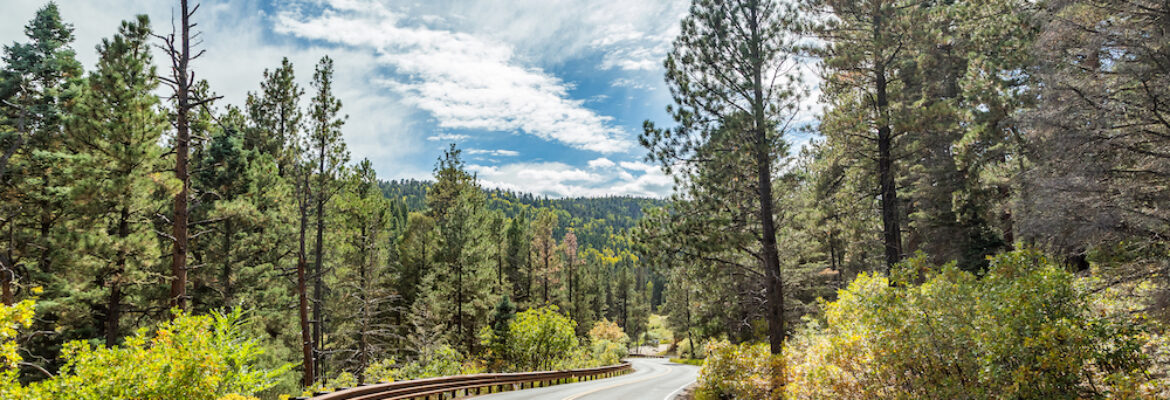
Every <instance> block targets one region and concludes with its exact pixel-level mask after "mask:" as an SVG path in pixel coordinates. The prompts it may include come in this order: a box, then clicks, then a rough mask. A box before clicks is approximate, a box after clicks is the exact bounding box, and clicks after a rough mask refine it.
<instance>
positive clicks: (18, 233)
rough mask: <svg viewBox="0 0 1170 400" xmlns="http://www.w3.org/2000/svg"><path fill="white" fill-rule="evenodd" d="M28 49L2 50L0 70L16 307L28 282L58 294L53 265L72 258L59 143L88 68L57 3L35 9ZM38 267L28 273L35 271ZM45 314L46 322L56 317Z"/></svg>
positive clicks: (3, 175) (2, 269)
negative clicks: (64, 225) (63, 228)
mask: <svg viewBox="0 0 1170 400" xmlns="http://www.w3.org/2000/svg"><path fill="white" fill-rule="evenodd" d="M24 33H25V36H26V37H28V39H29V42H28V43H14V44H12V45H10V46H4V57H3V64H4V68H3V69H2V70H0V114H3V117H4V120H3V122H4V123H3V124H2V125H0V146H2V149H3V150H2V151H3V153H2V154H0V199H2V200H0V207H2V208H0V210H2V212H3V218H0V230H2V231H4V232H5V238H6V242H7V243H6V246H5V247H6V250H5V251H3V252H0V289H2V290H0V292H2V293H0V298H2V300H3V302H4V303H5V304H12V303H13V301H14V299H15V295H16V294H17V293H16V292H17V290H18V289H19V288H17V287H14V286H15V285H14V284H15V283H17V282H19V281H21V280H22V279H21V278H22V277H23V278H24V279H23V280H24V281H25V282H26V284H27V285H26V286H27V287H33V286H43V287H44V288H45V290H46V292H47V296H54V295H56V294H57V293H58V289H59V287H58V285H56V284H53V283H52V282H50V281H51V280H53V279H54V272H55V271H54V270H53V264H54V262H56V261H58V260H59V259H61V258H63V257H66V255H63V254H61V252H59V251H57V250H56V249H58V247H57V246H56V244H55V243H54V241H55V238H54V237H55V236H57V235H55V233H57V232H56V231H57V229H58V224H59V223H60V222H61V220H62V219H63V218H65V215H64V207H65V206H64V204H63V202H64V200H65V198H64V197H63V196H56V195H54V193H55V192H59V191H62V190H67V189H66V186H67V183H66V181H67V178H65V177H64V176H62V173H63V172H64V171H61V169H60V168H55V167H58V166H60V165H62V164H63V163H62V158H63V157H64V155H63V154H62V148H61V140H62V132H63V129H64V127H63V123H62V121H63V118H64V116H65V114H66V108H65V107H66V104H68V102H69V101H71V99H72V98H73V97H74V95H75V93H76V92H75V90H73V88H75V87H77V86H78V85H79V80H80V79H81V74H82V68H81V63H79V62H78V61H77V60H76V58H75V53H74V51H73V49H72V48H71V47H70V43H71V42H72V41H73V26H72V25H70V24H67V23H65V22H64V21H62V20H61V15H60V12H59V10H58V8H57V4H56V3H52V2H50V3H49V4H47V5H45V6H44V7H42V8H41V9H39V10H37V13H36V16H35V17H34V18H33V19H32V21H30V22H29V24H28V25H26V26H25V28H24ZM30 264H31V265H35V266H36V267H35V268H29V267H28V266H29V265H30ZM52 313H53V311H52V310H46V313H45V314H42V316H43V318H42V319H51V318H52V317H51V314H52Z"/></svg>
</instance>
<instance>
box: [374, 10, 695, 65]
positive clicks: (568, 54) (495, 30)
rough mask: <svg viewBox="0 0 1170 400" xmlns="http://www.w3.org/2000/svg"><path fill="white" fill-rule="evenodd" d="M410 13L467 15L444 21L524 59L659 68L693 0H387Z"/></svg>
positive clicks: (546, 63) (543, 61) (446, 26)
mask: <svg viewBox="0 0 1170 400" xmlns="http://www.w3.org/2000/svg"><path fill="white" fill-rule="evenodd" d="M387 1H388V3H389V8H390V9H393V10H405V11H404V12H409V13H411V14H443V15H448V14H450V13H451V11H450V10H459V14H460V15H461V16H462V17H459V18H448V19H447V20H446V21H444V22H445V24H444V25H443V27H444V28H450V29H453V30H457V31H462V32H468V33H472V34H474V35H476V36H479V37H485V38H491V39H493V40H497V41H500V42H504V43H509V44H511V45H512V46H513V47H514V48H515V50H516V52H517V56H518V57H519V58H521V59H524V60H528V61H532V62H536V63H539V64H541V65H544V66H549V65H555V64H559V63H562V62H564V61H566V60H569V59H573V58H576V57H579V56H581V55H583V54H586V53H597V54H599V55H601V56H602V64H601V65H600V67H601V68H603V69H614V68H616V69H623V70H647V69H648V70H658V69H659V68H661V62H662V58H663V57H664V56H665V54H666V51H667V50H668V49H669V47H670V41H671V40H672V39H673V38H674V37H675V36H677V34H678V31H679V20H680V19H681V18H682V16H683V15H685V13H686V11H687V7H688V6H689V4H690V1H688V0H637V1H630V0H557V1H548V0H493V1H482V0H447V1H429V2H419V1H417V0H387Z"/></svg>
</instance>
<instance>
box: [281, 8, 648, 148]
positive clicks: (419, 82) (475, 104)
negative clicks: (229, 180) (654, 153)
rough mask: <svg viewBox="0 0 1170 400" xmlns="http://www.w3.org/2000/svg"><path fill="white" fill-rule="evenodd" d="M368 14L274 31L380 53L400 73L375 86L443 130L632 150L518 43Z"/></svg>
mask: <svg viewBox="0 0 1170 400" xmlns="http://www.w3.org/2000/svg"><path fill="white" fill-rule="evenodd" d="M349 3H352V1H347V4H346V6H349V5H351V4H349ZM362 9H363V11H362V12H360V13H358V12H347V11H343V10H339V9H337V8H334V9H328V10H326V11H324V12H322V13H320V14H319V15H314V16H306V15H302V14H300V13H299V12H294V11H285V12H281V13H280V14H279V15H278V16H277V21H278V22H277V24H276V31H277V32H278V33H282V34H288V35H293V36H297V37H301V38H306V39H313V40H324V41H329V42H334V43H338V44H343V45H347V46H352V47H359V48H371V49H373V50H375V51H376V52H377V54H378V61H379V62H380V63H383V64H385V65H388V66H391V67H393V68H394V69H395V71H396V72H397V76H396V77H395V78H396V79H380V80H377V81H376V83H378V84H381V85H383V86H385V87H388V88H390V89H392V90H394V91H395V92H397V93H398V94H400V95H401V96H402V97H403V98H404V100H405V101H406V102H407V103H409V104H412V105H414V106H416V107H418V108H419V109H422V110H426V111H428V112H430V113H431V114H432V115H433V116H434V117H435V119H436V120H437V123H438V125H439V127H441V128H450V129H484V130H494V131H513V130H519V131H523V132H525V133H528V134H531V135H533V136H536V137H539V138H542V139H545V140H554V141H558V142H561V143H563V144H566V145H568V146H570V147H573V148H577V149H583V150H591V151H597V152H601V153H617V152H624V151H627V150H628V149H629V148H630V147H632V145H631V142H630V140H629V139H628V138H627V135H626V133H625V132H624V131H622V130H621V129H619V128H617V127H615V126H614V125H613V124H612V118H611V117H608V116H603V115H599V114H597V113H595V112H593V111H592V110H589V109H587V108H585V107H584V102H583V101H581V100H574V99H571V98H570V97H569V93H568V92H569V90H570V86H569V85H568V84H566V83H565V82H563V81H561V80H560V79H558V78H557V77H555V76H552V75H550V74H548V73H545V72H544V71H543V70H541V69H538V68H532V67H526V66H524V65H523V64H522V63H521V62H520V60H518V59H517V57H515V56H514V54H513V47H512V46H510V45H508V44H506V43H502V42H498V41H493V40H490V39H485V38H482V37H478V36H475V35H471V34H467V33H460V32H451V31H446V30H435V29H429V28H426V27H417V26H405V25H404V24H403V23H402V22H403V21H402V19H403V16H402V15H400V14H396V13H394V12H391V11H389V10H388V9H387V8H385V7H383V6H381V5H379V4H376V3H370V4H367V5H366V6H365V7H363V8H362Z"/></svg>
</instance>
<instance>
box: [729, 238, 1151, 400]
mask: <svg viewBox="0 0 1170 400" xmlns="http://www.w3.org/2000/svg"><path fill="white" fill-rule="evenodd" d="M924 263H925V261H924V259H923V258H922V257H918V258H915V259H911V260H909V261H908V262H906V263H905V264H904V265H903V266H902V268H901V269H899V270H898V271H897V272H895V274H894V276H895V279H894V281H895V282H896V283H897V285H896V286H893V287H891V285H890V281H889V280H888V279H887V278H885V277H883V276H880V275H868V274H862V275H860V276H858V277H857V279H856V280H854V281H853V282H852V283H850V285H849V286H848V288H847V289H845V290H842V291H840V293H839V295H838V299H837V301H835V302H832V303H828V304H826V305H825V307H824V309H825V316H824V322H823V327H822V326H821V323H819V322H815V321H810V323H809V324H808V326H807V327H806V328H805V329H803V330H801V331H799V332H797V334H796V335H795V336H794V337H793V338H792V339H791V340H790V341H789V343H788V347H787V348H786V350H785V356H786V358H787V363H788V365H790V366H791V368H790V369H788V370H787V378H788V379H789V385H788V386H787V393H788V395H789V396H788V397H789V398H791V399H825V398H834V399H893V398H897V399H905V398H939V399H950V398H974V399H1000V398H1007V399H1020V398H1023V399H1079V398H1135V397H1154V396H1155V395H1154V391H1155V390H1157V388H1156V387H1155V385H1154V383H1153V382H1151V381H1150V380H1149V378H1148V377H1147V375H1146V374H1145V373H1144V371H1145V369H1146V368H1147V366H1148V365H1149V363H1148V360H1147V358H1146V357H1145V356H1144V355H1143V354H1142V352H1141V347H1142V345H1143V343H1144V341H1145V339H1144V338H1146V337H1148V336H1147V332H1146V326H1145V325H1144V323H1143V322H1142V320H1141V319H1140V316H1139V317H1134V316H1133V315H1132V314H1129V313H1120V314H1115V313H1108V312H1091V311H1090V310H1093V308H1092V307H1091V304H1090V298H1089V295H1088V293H1087V291H1085V290H1082V289H1079V288H1078V286H1077V279H1076V277H1075V276H1074V275H1073V274H1071V273H1069V272H1067V271H1065V270H1063V269H1061V268H1059V267H1058V266H1056V265H1055V264H1054V263H1052V262H1051V261H1050V260H1049V259H1048V258H1046V257H1044V256H1043V255H1041V254H1039V253H1036V252H1032V251H1017V252H1012V253H1007V254H1002V255H999V256H996V257H994V258H993V259H992V260H991V265H990V269H989V270H988V272H987V274H986V275H985V276H984V277H982V278H977V277H976V276H974V275H972V274H970V273H967V272H963V271H960V270H959V269H957V268H955V267H954V265H953V264H952V265H948V266H945V267H943V268H941V269H940V270H939V271H938V272H937V273H935V274H933V275H932V276H930V277H929V279H927V280H926V281H925V283H923V284H921V285H910V284H908V282H913V281H915V280H917V279H915V278H916V277H915V276H914V274H913V273H911V272H908V271H923V270H928V269H929V268H924V266H923V265H922V264H924ZM711 357H714V354H712V355H709V356H708V359H709V361H708V363H709V364H711V361H710V359H711Z"/></svg>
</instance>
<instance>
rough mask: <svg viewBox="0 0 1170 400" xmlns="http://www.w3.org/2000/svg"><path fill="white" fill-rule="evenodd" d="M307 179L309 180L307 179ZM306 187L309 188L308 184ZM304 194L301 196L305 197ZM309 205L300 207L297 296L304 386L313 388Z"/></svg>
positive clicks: (314, 367)
mask: <svg viewBox="0 0 1170 400" xmlns="http://www.w3.org/2000/svg"><path fill="white" fill-rule="evenodd" d="M306 179H307V178H306ZM305 186H308V185H307V184H306V185H305ZM303 195H304V194H300V196H303ZM306 207H307V205H302V206H301V207H300V214H301V223H300V235H299V238H300V241H299V242H300V248H299V251H298V252H297V295H298V297H299V300H300V304H299V310H298V311H299V313H300V318H301V350H302V352H303V353H304V354H303V356H304V361H303V364H304V372H305V374H304V379H303V381H302V384H303V385H304V386H305V387H309V386H313V381H314V377H313V374H314V373H316V371H317V370H316V365H315V364H314V360H315V359H314V356H315V354H314V351H313V338H312V337H311V336H310V328H309V299H308V297H309V296H308V295H307V290H306V289H307V288H306V287H305V286H306V284H305V283H306V282H305V270H306V269H308V265H306V264H307V261H306V260H305V231H306V230H307V229H308V225H309V215H308V212H307V211H308V210H306Z"/></svg>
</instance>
